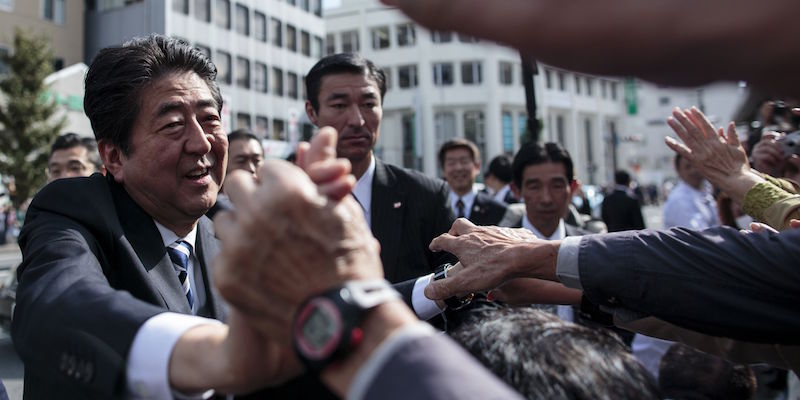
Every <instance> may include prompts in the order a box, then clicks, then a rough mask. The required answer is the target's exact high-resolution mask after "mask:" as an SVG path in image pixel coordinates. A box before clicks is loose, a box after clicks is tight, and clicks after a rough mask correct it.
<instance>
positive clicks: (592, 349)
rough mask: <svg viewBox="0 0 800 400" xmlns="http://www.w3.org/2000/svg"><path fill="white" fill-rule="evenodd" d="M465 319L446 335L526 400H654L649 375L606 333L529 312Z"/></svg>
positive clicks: (497, 311)
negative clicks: (526, 399)
mask: <svg viewBox="0 0 800 400" xmlns="http://www.w3.org/2000/svg"><path fill="white" fill-rule="evenodd" d="M466 314H467V315H461V316H460V317H459V320H460V323H459V324H458V325H457V326H455V327H451V326H450V325H448V334H449V335H450V336H451V337H452V338H453V339H454V340H455V341H456V342H458V343H459V344H461V345H462V346H463V347H464V348H465V349H466V350H467V351H469V352H470V353H472V355H473V356H475V358H477V359H478V360H479V361H480V362H481V363H483V365H484V366H486V367H487V368H489V370H491V371H492V372H493V373H494V374H495V375H497V376H498V377H500V378H501V379H503V380H504V381H505V382H506V383H508V384H509V385H510V386H511V387H513V388H515V389H516V390H517V391H519V392H520V393H521V394H522V395H523V396H525V397H526V398H528V399H542V400H545V399H548V400H549V399H587V400H588V399H609V400H610V399H614V400H617V399H631V400H634V399H636V400H638V399H658V398H660V396H659V392H658V387H657V385H656V383H655V381H654V380H653V378H652V377H651V376H650V374H649V373H648V372H647V371H646V370H645V369H644V367H642V366H641V364H639V362H638V361H636V358H635V357H633V355H632V354H630V352H629V351H628V349H627V347H626V346H625V344H624V343H622V341H621V340H620V339H619V338H617V337H616V336H615V335H614V334H612V333H610V332H608V331H606V330H603V329H592V328H588V327H585V326H580V325H577V324H574V323H571V322H567V321H563V320H561V319H560V318H558V316H555V315H553V314H550V313H547V312H544V311H541V310H535V309H532V308H529V307H510V308H509V307H503V308H496V307H485V308H476V309H473V310H470V311H468V312H467V313H466ZM449 323H450V321H448V324H449Z"/></svg>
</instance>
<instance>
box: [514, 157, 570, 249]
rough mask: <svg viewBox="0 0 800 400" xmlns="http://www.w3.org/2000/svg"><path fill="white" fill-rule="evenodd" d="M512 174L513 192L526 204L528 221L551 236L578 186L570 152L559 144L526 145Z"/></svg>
mask: <svg viewBox="0 0 800 400" xmlns="http://www.w3.org/2000/svg"><path fill="white" fill-rule="evenodd" d="M512 171H513V172H512V176H513V181H512V183H511V189H512V190H513V191H514V194H515V195H516V196H517V197H519V198H520V199H522V200H523V202H524V203H525V211H526V218H527V219H528V221H529V222H530V223H531V224H532V225H533V227H534V228H536V229H537V230H538V231H539V232H540V233H541V234H543V235H544V236H545V237H550V236H552V235H553V233H554V232H555V231H556V229H557V228H558V226H559V225H560V223H561V220H562V218H564V216H565V215H567V210H568V209H569V204H570V201H571V199H572V192H573V191H574V190H576V189H577V186H578V185H577V181H576V180H575V176H574V175H573V167H572V157H570V155H569V152H568V151H567V150H566V149H565V148H563V147H561V145H559V144H558V143H545V144H544V145H540V144H538V143H526V144H525V145H523V146H522V147H521V148H520V149H519V151H518V152H517V155H516V156H514V162H513V163H512Z"/></svg>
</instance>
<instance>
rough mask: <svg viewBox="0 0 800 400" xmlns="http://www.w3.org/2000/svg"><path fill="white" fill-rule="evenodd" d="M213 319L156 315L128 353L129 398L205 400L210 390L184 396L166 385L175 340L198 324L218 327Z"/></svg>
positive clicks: (172, 314) (137, 336) (169, 313)
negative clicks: (188, 399)
mask: <svg viewBox="0 0 800 400" xmlns="http://www.w3.org/2000/svg"><path fill="white" fill-rule="evenodd" d="M219 323H220V322H219V321H217V320H214V319H208V318H203V317H197V316H194V315H184V314H177V313H172V312H165V313H161V314H158V315H156V316H154V317H152V318H150V319H148V320H147V321H145V323H144V324H143V325H142V326H141V327H140V328H139V331H137V332H136V336H135V337H134V338H133V344H132V345H131V350H130V353H129V354H128V363H127V371H126V379H127V382H128V394H129V397H130V398H131V399H172V398H173V396H177V397H179V398H197V399H205V398H208V397H210V396H211V395H212V394H213V391H208V392H205V393H200V394H194V395H188V396H187V395H185V394H181V393H177V392H174V391H173V390H172V388H170V385H169V359H170V356H171V355H172V349H173V348H174V347H175V344H176V343H177V342H178V339H180V337H181V336H182V335H183V334H184V333H185V332H186V331H188V330H189V329H191V328H194V327H195V326H198V325H205V324H219Z"/></svg>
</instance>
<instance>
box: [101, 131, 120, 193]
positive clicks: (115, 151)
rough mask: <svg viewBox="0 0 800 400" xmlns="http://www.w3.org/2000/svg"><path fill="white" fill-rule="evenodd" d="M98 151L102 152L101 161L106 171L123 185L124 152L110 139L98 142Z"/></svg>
mask: <svg viewBox="0 0 800 400" xmlns="http://www.w3.org/2000/svg"><path fill="white" fill-rule="evenodd" d="M97 151H98V152H100V159H102V160H103V165H105V169H106V171H108V172H109V173H111V175H113V176H114V180H116V181H117V182H119V183H122V182H123V181H124V180H125V176H124V174H123V171H122V164H123V158H124V157H125V156H124V155H123V154H122V150H120V149H119V147H117V146H115V145H114V144H113V143H111V140H109V139H100V140H99V141H97Z"/></svg>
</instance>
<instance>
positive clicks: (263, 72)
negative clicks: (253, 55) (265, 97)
mask: <svg viewBox="0 0 800 400" xmlns="http://www.w3.org/2000/svg"><path fill="white" fill-rule="evenodd" d="M255 75H256V76H255V79H253V84H255V89H256V91H258V92H261V93H267V82H268V80H267V65H266V64H262V63H260V62H256V70H255Z"/></svg>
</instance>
